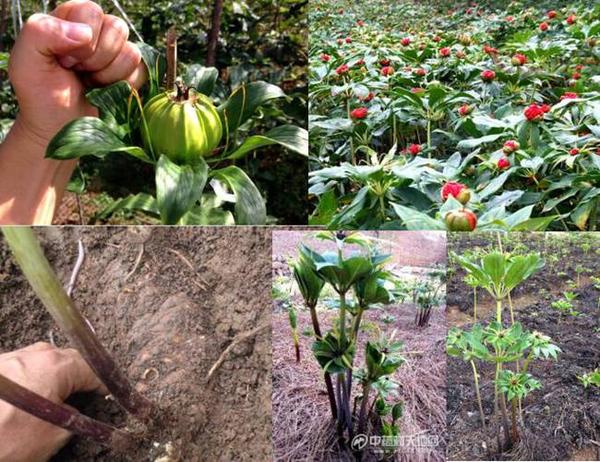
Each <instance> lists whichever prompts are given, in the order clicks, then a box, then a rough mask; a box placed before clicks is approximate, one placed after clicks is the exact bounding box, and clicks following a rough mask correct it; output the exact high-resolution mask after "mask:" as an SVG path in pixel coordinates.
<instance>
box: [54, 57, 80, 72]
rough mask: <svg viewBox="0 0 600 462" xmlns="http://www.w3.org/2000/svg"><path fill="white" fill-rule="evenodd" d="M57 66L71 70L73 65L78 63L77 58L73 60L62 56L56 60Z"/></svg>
mask: <svg viewBox="0 0 600 462" xmlns="http://www.w3.org/2000/svg"><path fill="white" fill-rule="evenodd" d="M58 62H59V64H60V65H61V66H62V67H64V68H65V69H71V68H72V67H73V66H74V65H75V64H77V63H78V62H79V60H78V59H77V58H73V56H63V57H62V58H60V59H59V60H58Z"/></svg>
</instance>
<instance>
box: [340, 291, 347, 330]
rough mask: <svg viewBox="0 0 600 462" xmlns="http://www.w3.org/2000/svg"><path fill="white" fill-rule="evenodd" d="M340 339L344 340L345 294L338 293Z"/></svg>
mask: <svg viewBox="0 0 600 462" xmlns="http://www.w3.org/2000/svg"><path fill="white" fill-rule="evenodd" d="M340 338H342V339H345V338H346V293H345V292H342V293H340Z"/></svg>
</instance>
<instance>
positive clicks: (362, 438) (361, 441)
mask: <svg viewBox="0 0 600 462" xmlns="http://www.w3.org/2000/svg"><path fill="white" fill-rule="evenodd" d="M367 441H368V438H367V435H363V434H362V433H359V434H358V435H356V436H355V437H354V438H352V442H351V443H350V448H351V449H352V450H353V451H361V450H362V449H364V447H365V446H366V445H367Z"/></svg>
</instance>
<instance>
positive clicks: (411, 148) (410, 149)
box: [408, 144, 423, 156]
mask: <svg viewBox="0 0 600 462" xmlns="http://www.w3.org/2000/svg"><path fill="white" fill-rule="evenodd" d="M422 150H423V148H422V147H421V145H420V144H411V145H410V146H409V147H408V152H410V153H411V154H412V155H413V156H416V155H417V154H419V153H420V152H421V151H422Z"/></svg>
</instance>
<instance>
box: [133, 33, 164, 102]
mask: <svg viewBox="0 0 600 462" xmlns="http://www.w3.org/2000/svg"><path fill="white" fill-rule="evenodd" d="M136 45H137V47H138V48H139V50H140V52H141V53H142V60H143V61H144V64H145V65H146V68H147V69H148V84H149V87H150V88H149V90H148V95H146V96H147V99H148V100H150V99H151V98H152V97H154V96H156V95H158V94H159V93H160V85H161V83H162V80H163V76H164V74H165V71H166V68H167V64H166V60H165V59H164V57H163V56H161V54H160V53H159V52H158V51H157V50H156V49H155V48H152V47H151V46H150V45H148V44H146V43H144V42H136Z"/></svg>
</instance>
